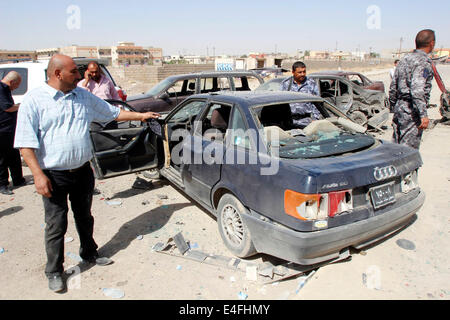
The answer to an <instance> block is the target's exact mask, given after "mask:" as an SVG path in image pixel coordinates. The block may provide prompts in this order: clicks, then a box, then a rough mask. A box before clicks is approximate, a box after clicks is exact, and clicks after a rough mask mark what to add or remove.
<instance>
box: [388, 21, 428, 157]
mask: <svg viewBox="0 0 450 320" xmlns="http://www.w3.org/2000/svg"><path fill="white" fill-rule="evenodd" d="M435 41H436V37H435V34H434V31H433V30H429V29H426V30H422V31H420V32H419V33H418V34H417V36H416V50H414V51H413V52H412V53H409V54H407V55H406V56H405V57H404V58H403V59H402V60H400V62H399V63H398V65H397V68H396V70H395V73H394V78H393V79H392V83H391V86H390V89H389V102H390V104H391V108H393V109H392V110H391V111H393V112H394V118H393V120H392V127H393V129H394V134H393V140H394V142H396V143H399V144H406V145H408V146H410V147H413V148H416V149H419V147H420V140H421V138H422V133H423V130H424V129H426V128H428V125H429V119H428V115H427V107H428V102H429V100H430V92H431V84H432V80H433V69H432V65H431V59H430V58H429V57H428V54H429V53H431V52H432V51H433V49H434V45H435Z"/></svg>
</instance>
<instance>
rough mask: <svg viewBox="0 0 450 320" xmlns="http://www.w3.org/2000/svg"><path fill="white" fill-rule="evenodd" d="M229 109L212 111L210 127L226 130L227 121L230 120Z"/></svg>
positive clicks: (223, 108) (224, 107)
mask: <svg viewBox="0 0 450 320" xmlns="http://www.w3.org/2000/svg"><path fill="white" fill-rule="evenodd" d="M230 112H231V108H230V107H227V106H222V107H220V108H218V109H214V110H213V112H212V114H211V126H212V127H213V128H218V129H224V130H226V129H227V128H228V120H229V118H230Z"/></svg>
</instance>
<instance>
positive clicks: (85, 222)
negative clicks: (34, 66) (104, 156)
mask: <svg viewBox="0 0 450 320" xmlns="http://www.w3.org/2000/svg"><path fill="white" fill-rule="evenodd" d="M47 76H48V79H49V80H48V83H47V84H44V85H43V86H41V87H39V88H36V89H33V90H31V91H30V92H28V93H27V94H26V95H25V97H24V99H23V102H22V104H21V106H20V108H19V113H18V119H17V127H16V135H15V142H14V147H15V148H18V149H20V151H21V153H22V156H23V159H24V160H25V162H26V163H27V165H28V167H29V169H30V170H31V172H32V174H33V177H34V182H35V187H36V191H37V193H38V194H40V195H42V199H43V202H44V211H45V222H46V227H45V249H46V253H47V265H46V268H45V274H46V276H47V278H48V280H49V288H50V290H52V291H54V292H61V291H63V290H64V289H65V284H64V282H63V280H62V273H63V271H64V270H63V262H64V235H65V233H66V230H67V221H68V219H67V213H68V211H69V208H68V204H67V197H69V200H70V203H71V207H72V211H73V214H74V220H75V224H76V227H77V231H78V234H79V236H80V257H81V258H82V259H83V260H84V261H87V262H89V263H96V264H98V265H106V264H109V263H110V262H112V261H111V260H109V259H108V258H99V256H98V252H97V248H98V246H97V244H96V243H95V241H94V238H93V230H94V218H93V217H92V214H91V205H92V195H93V190H94V174H93V171H92V169H91V167H90V165H89V160H91V158H92V156H93V152H92V144H91V142H90V136H89V126H90V123H91V122H92V121H99V122H106V121H112V120H116V121H127V120H137V121H143V122H145V121H146V120H147V119H150V118H158V117H159V115H158V114H157V113H153V112H146V113H138V112H130V111H126V110H122V109H119V108H117V107H115V106H112V105H110V104H109V103H107V102H106V101H104V100H102V99H100V98H98V97H96V96H95V95H93V94H91V93H90V92H88V91H86V90H84V89H81V88H78V87H77V83H78V82H79V80H80V78H81V76H80V73H79V72H78V68H77V65H76V64H75V63H74V61H73V60H72V58H70V57H68V56H64V55H59V54H58V55H54V56H53V57H52V59H51V60H50V62H49V65H48V69H47Z"/></svg>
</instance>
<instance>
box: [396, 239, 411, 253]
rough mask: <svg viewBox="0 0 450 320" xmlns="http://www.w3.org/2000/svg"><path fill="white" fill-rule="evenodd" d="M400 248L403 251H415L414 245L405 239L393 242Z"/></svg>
mask: <svg viewBox="0 0 450 320" xmlns="http://www.w3.org/2000/svg"><path fill="white" fill-rule="evenodd" d="M395 243H396V244H397V245H398V246H399V247H400V248H402V249H405V250H415V249H416V245H415V244H414V243H413V242H412V241H409V240H406V239H399V240H397V241H396V242H395Z"/></svg>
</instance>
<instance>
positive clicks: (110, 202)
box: [106, 200, 122, 206]
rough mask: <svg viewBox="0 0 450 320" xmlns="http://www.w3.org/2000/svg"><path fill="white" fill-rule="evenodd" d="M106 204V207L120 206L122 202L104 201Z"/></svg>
mask: <svg viewBox="0 0 450 320" xmlns="http://www.w3.org/2000/svg"><path fill="white" fill-rule="evenodd" d="M106 204H107V205H108V206H120V205H122V201H120V200H110V201H106Z"/></svg>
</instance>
